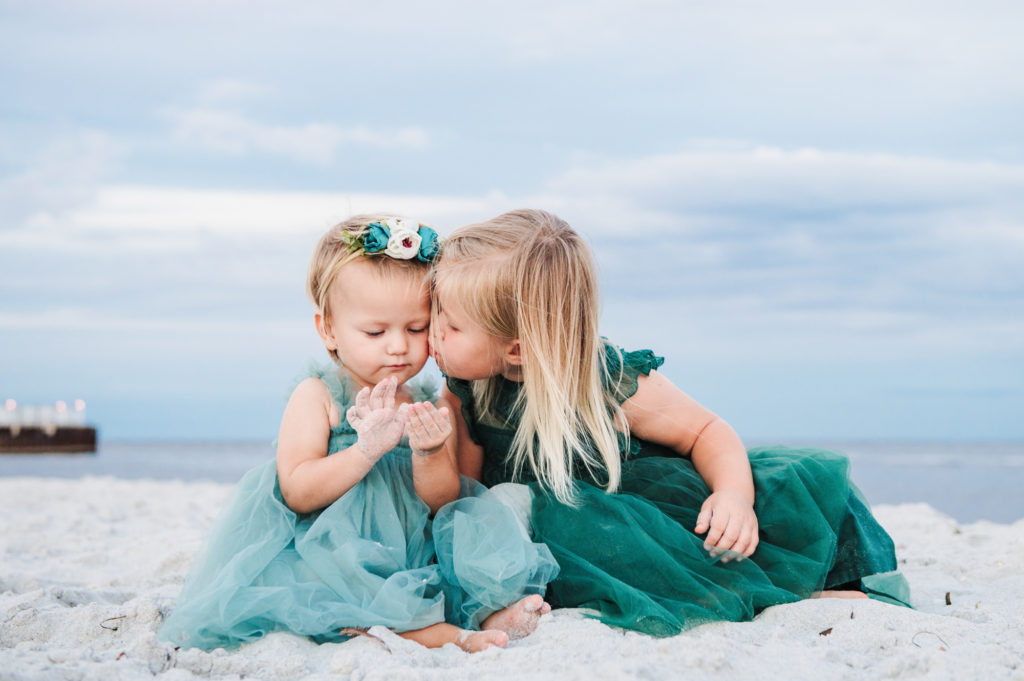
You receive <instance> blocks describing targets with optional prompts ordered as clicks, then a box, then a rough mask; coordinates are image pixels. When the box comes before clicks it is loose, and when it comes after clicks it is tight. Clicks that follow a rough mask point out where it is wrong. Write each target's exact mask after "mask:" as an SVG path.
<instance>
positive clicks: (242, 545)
mask: <svg viewBox="0 0 1024 681" xmlns="http://www.w3.org/2000/svg"><path fill="white" fill-rule="evenodd" d="M315 375H316V376H318V377H319V378H321V379H322V380H323V381H324V382H325V383H326V385H327V386H328V388H329V390H330V392H331V394H332V396H333V398H334V400H335V401H336V403H337V406H338V410H339V412H340V413H341V415H342V423H341V425H339V426H337V427H334V428H332V429H331V437H330V445H329V449H328V453H329V454H332V453H334V452H337V451H340V450H342V449H345V448H346V447H348V446H350V445H351V444H353V443H354V442H355V441H356V433H355V431H354V430H353V429H352V427H351V426H350V425H349V424H348V422H347V421H345V412H346V410H347V408H348V406H349V405H350V402H351V400H350V397H352V398H354V395H351V396H350V394H349V390H348V389H347V385H346V383H345V381H344V379H342V378H340V377H339V375H338V374H337V370H336V368H335V367H330V368H329V369H328V368H324V369H321V370H317V371H316V372H315ZM410 387H413V389H414V393H419V394H415V395H414V398H415V399H416V400H417V401H422V400H426V399H430V398H431V397H432V395H431V394H430V392H429V391H427V390H425V389H424V388H423V387H422V386H413V385H412V384H410ZM403 444H404V443H403ZM411 456H412V452H411V450H410V449H409V448H408V447H407V446H399V447H396V448H395V449H394V450H392V451H391V452H388V453H387V454H385V455H384V456H383V457H382V458H381V459H380V460H379V461H378V462H377V463H376V464H375V465H374V467H373V469H371V471H370V472H369V473H368V474H367V475H366V477H365V478H363V479H362V480H361V481H360V482H359V483H358V484H356V485H355V486H354V487H353V488H352V489H350V490H349V491H348V492H346V493H345V494H344V495H343V496H342V497H341V498H340V499H338V500H337V501H335V502H334V503H333V504H331V505H330V506H328V507H327V508H325V509H323V510H321V511H317V512H314V513H294V512H293V511H291V510H290V509H289V508H288V507H287V506H286V505H285V504H284V501H283V500H282V497H281V490H280V487H279V486H278V481H277V471H276V464H275V462H274V461H273V460H271V461H268V462H267V463H266V464H264V465H262V466H259V467H257V468H255V469H253V470H251V471H249V472H248V473H247V474H246V475H245V476H244V477H243V478H242V480H241V481H240V482H239V483H238V485H237V487H236V489H235V492H234V495H233V497H232V498H231V500H230V501H229V502H228V504H227V506H226V507H225V509H224V511H223V512H222V513H221V516H220V517H219V518H218V520H217V521H216V523H215V524H214V527H213V529H212V530H211V533H210V535H209V537H208V538H207V540H206V544H205V547H204V548H203V550H202V551H201V553H200V554H199V555H198V556H197V557H196V558H195V559H194V561H193V564H192V567H191V569H190V572H189V574H188V577H187V578H186V580H185V585H184V587H183V588H182V590H181V594H180V596H179V597H178V601H177V603H176V604H175V606H174V609H173V611H172V612H171V614H170V616H169V617H168V618H167V620H166V621H165V622H164V624H163V626H162V628H161V629H160V633H159V637H160V638H161V639H163V640H167V641H171V642H173V643H175V644H177V645H179V646H182V647H190V648H191V647H195V648H202V649H206V650H211V649H213V648H217V647H231V646H234V645H238V644H240V643H243V642H245V641H251V640H254V639H257V638H259V637H261V636H263V635H265V634H267V633H270V632H273V631H289V632H292V633H295V634H300V635H304V636H309V637H311V638H313V639H315V640H317V641H321V642H323V641H341V640H344V639H345V638H347V637H346V636H345V635H343V634H341V633H340V630H341V629H342V628H345V627H355V628H366V627H370V626H373V625H383V626H386V627H389V628H391V629H393V630H395V631H397V632H402V631H409V630H413V629H420V628H422V627H426V626H429V625H431V624H436V623H438V622H444V621H447V622H450V623H452V624H455V625H457V626H460V627H462V628H467V629H478V628H479V625H480V623H481V622H482V621H483V619H484V618H486V617H487V616H488V615H489V614H491V613H493V612H495V611H497V610H499V609H501V608H503V607H505V606H506V605H509V604H511V603H514V602H515V601H517V600H519V599H520V598H522V597H523V596H524V595H526V594H533V593H539V594H543V593H544V591H545V587H546V585H547V583H548V582H549V581H550V580H551V579H552V578H553V577H554V576H555V575H556V574H557V572H558V565H557V563H556V562H555V561H554V559H553V558H552V556H551V553H550V551H549V550H548V549H547V547H545V546H544V545H542V544H535V543H533V542H532V541H530V539H529V538H528V536H527V535H526V534H525V532H524V531H523V530H522V529H521V524H520V521H519V520H518V519H517V517H516V514H515V513H514V512H513V511H512V510H510V508H509V507H508V506H506V505H504V504H503V503H501V502H500V501H499V500H498V496H497V495H495V494H493V493H491V492H490V491H488V490H487V489H486V488H485V487H484V486H483V485H481V484H479V483H477V482H475V481H473V480H469V479H467V478H463V484H462V494H461V496H460V498H459V499H457V500H455V501H453V502H451V503H449V504H447V505H445V506H444V507H442V508H441V509H440V510H438V512H437V513H436V514H435V515H434V517H433V518H432V517H431V516H430V511H429V509H428V507H427V505H426V504H425V503H424V502H423V501H422V500H421V499H420V498H419V497H418V496H416V492H415V490H414V488H413V481H412V462H411V459H410V457H411Z"/></svg>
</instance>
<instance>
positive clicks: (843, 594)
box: [814, 591, 868, 598]
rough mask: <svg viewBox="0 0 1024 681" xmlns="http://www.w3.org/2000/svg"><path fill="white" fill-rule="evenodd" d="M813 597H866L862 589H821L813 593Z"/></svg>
mask: <svg viewBox="0 0 1024 681" xmlns="http://www.w3.org/2000/svg"><path fill="white" fill-rule="evenodd" d="M814 597H815V598H867V597H868V595H867V594H866V593H864V592H863V591H821V592H819V593H816V594H814Z"/></svg>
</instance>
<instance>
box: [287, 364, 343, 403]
mask: <svg viewBox="0 0 1024 681" xmlns="http://www.w3.org/2000/svg"><path fill="white" fill-rule="evenodd" d="M310 379H318V380H319V381H320V382H321V383H322V384H323V385H324V386H325V387H326V388H327V393H328V394H329V395H330V397H331V400H332V401H333V402H334V403H335V404H337V405H338V406H344V405H350V404H352V403H353V402H354V401H355V397H356V391H355V390H353V389H352V387H351V386H350V384H349V383H350V382H349V380H348V377H346V376H345V374H344V373H343V372H342V371H341V368H340V367H339V366H338V365H337V364H317V363H314V362H310V363H309V364H308V365H307V366H306V368H305V370H303V372H302V373H301V374H300V375H299V376H298V377H297V381H296V382H295V386H294V387H293V389H292V390H293V391H294V390H295V389H296V388H298V387H299V386H300V385H302V384H308V382H309V381H310Z"/></svg>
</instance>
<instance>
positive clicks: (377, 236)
mask: <svg viewBox="0 0 1024 681" xmlns="http://www.w3.org/2000/svg"><path fill="white" fill-rule="evenodd" d="M390 238H391V231H390V230H389V229H388V228H387V227H385V226H384V225H382V224H380V223H379V222H371V223H370V224H369V225H367V226H366V233H365V234H363V249H364V250H365V251H366V252H367V253H379V252H380V251H383V250H384V249H385V248H387V246H388V240H389V239H390Z"/></svg>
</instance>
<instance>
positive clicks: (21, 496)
mask: <svg viewBox="0 0 1024 681" xmlns="http://www.w3.org/2000/svg"><path fill="white" fill-rule="evenodd" d="M229 488H230V486H227V485H218V484H212V483H175V482H138V481H124V480H117V479H112V478H87V479H85V480H52V479H33V478H3V479H0V527H2V532H0V566H2V567H0V679H3V680H4V681H7V680H8V679H19V680H20V679H33V680H35V679H39V680H42V679H47V680H49V679H73V680H75V681H77V680H86V679H97V680H99V679H103V680H108V679H142V678H151V677H153V676H156V677H157V678H159V679H162V680H165V681H180V680H185V679H194V678H203V679H207V678H209V679H237V678H247V679H310V680H316V679H353V680H357V679H359V680H364V679H365V680H372V679H396V680H397V679H443V680H444V681H461V680H466V681H470V680H475V679H478V678H479V679H492V678H494V679H502V681H508V680H511V679H531V680H538V679H588V680H590V679H657V680H660V679H673V678H679V679H688V680H691V679H692V680H696V679H715V680H716V681H721V680H722V679H744V680H745V679H752V678H780V679H815V680H816V681H817V680H821V679H858V680H867V679H879V678H895V677H900V678H928V679H957V680H958V681H960V680H962V679H986V680H990V679H1021V680H1024V614H1022V606H1024V521H1019V522H1017V523H1014V524H1013V525H997V524H992V523H988V522H980V523H976V524H972V525H964V526H960V525H958V524H957V523H956V522H954V521H953V520H952V519H950V518H949V517H947V516H944V515H942V514H940V513H938V512H937V511H935V510H933V509H932V508H930V507H928V506H925V505H905V506H883V507H879V508H877V509H876V512H877V515H878V517H879V518H880V520H881V521H882V523H883V524H884V525H885V527H886V528H887V529H888V530H889V531H890V533H891V534H892V535H893V538H894V539H895V540H896V544H897V551H898V555H899V561H900V566H901V569H902V570H903V572H904V574H905V575H906V576H907V578H908V580H909V581H910V585H911V589H912V591H913V596H912V598H913V604H914V606H915V607H916V610H908V609H905V608H898V607H894V606H888V605H884V604H881V603H878V602H874V601H842V600H831V599H830V600H816V601H804V602H801V603H796V604H792V605H785V606H779V607H775V608H770V609H768V610H766V611H765V612H764V613H762V614H761V615H760V616H759V617H758V618H757V619H756V620H754V621H753V622H746V623H719V624H711V625H706V626H702V627H699V628H697V629H694V630H692V631H689V632H686V633H683V634H682V635H679V636H676V637H674V638H669V639H656V638H650V637H647V636H643V635H640V634H635V633H630V632H622V631H618V630H614V629H611V628H609V627H607V626H604V625H602V624H600V623H598V622H596V621H593V620H587V619H583V618H581V617H580V616H579V615H578V614H577V613H576V612H574V611H556V612H554V613H552V615H550V616H545V617H544V618H543V619H542V621H541V624H540V627H539V628H538V630H537V631H536V632H535V633H534V634H533V635H532V636H530V637H528V638H526V639H524V640H522V641H518V642H513V644H512V645H510V646H509V647H508V648H507V649H504V650H498V649H494V650H489V651H486V652H484V653H479V654H476V655H469V654H466V653H463V652H462V651H461V650H458V649H456V648H455V647H454V646H446V647H445V648H443V649H440V650H427V649H424V648H420V647H419V646H417V645H416V644H414V643H410V642H407V641H404V640H403V639H400V638H398V637H396V636H394V635H393V634H390V633H389V632H387V631H378V630H377V629H376V628H375V629H374V631H375V632H376V633H378V634H379V635H380V636H382V637H383V638H384V639H385V641H386V644H387V646H388V648H390V651H389V650H388V649H386V648H385V646H384V645H382V644H381V643H379V642H377V641H374V640H371V639H367V638H358V639H354V640H351V641H348V642H346V643H342V644H327V645H316V644H314V643H312V642H310V641H308V640H306V639H302V638H298V637H295V636H291V635H287V634H275V635H272V636H269V637H267V638H265V639H263V640H261V641H258V642H256V643H253V644H250V645H247V646H243V647H242V648H240V649H237V650H235V651H233V652H230V653H228V652H225V651H223V650H221V651H216V652H214V653H204V652H201V651H197V650H177V651H176V650H174V648H173V647H172V646H170V645H168V644H164V643H161V642H159V641H157V639H156V631H157V629H158V628H159V626H160V622H161V618H162V616H163V614H165V613H167V612H169V610H170V608H171V607H172V606H173V604H174V599H175V596H176V595H177V592H178V590H179V589H180V587H181V583H182V580H183V579H184V575H185V572H186V570H187V567H188V563H189V561H190V560H191V558H192V556H193V554H194V553H195V551H196V549H197V548H198V547H199V545H200V542H201V541H202V538H203V534H204V532H205V530H206V528H207V527H208V526H209V524H210V522H211V521H212V519H213V517H214V516H215V515H216V513H217V512H218V510H219V508H220V506H221V503H222V502H223V500H224V499H225V497H226V495H227V492H228V490H229ZM947 594H949V600H950V602H951V604H950V605H947V603H946V598H947Z"/></svg>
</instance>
